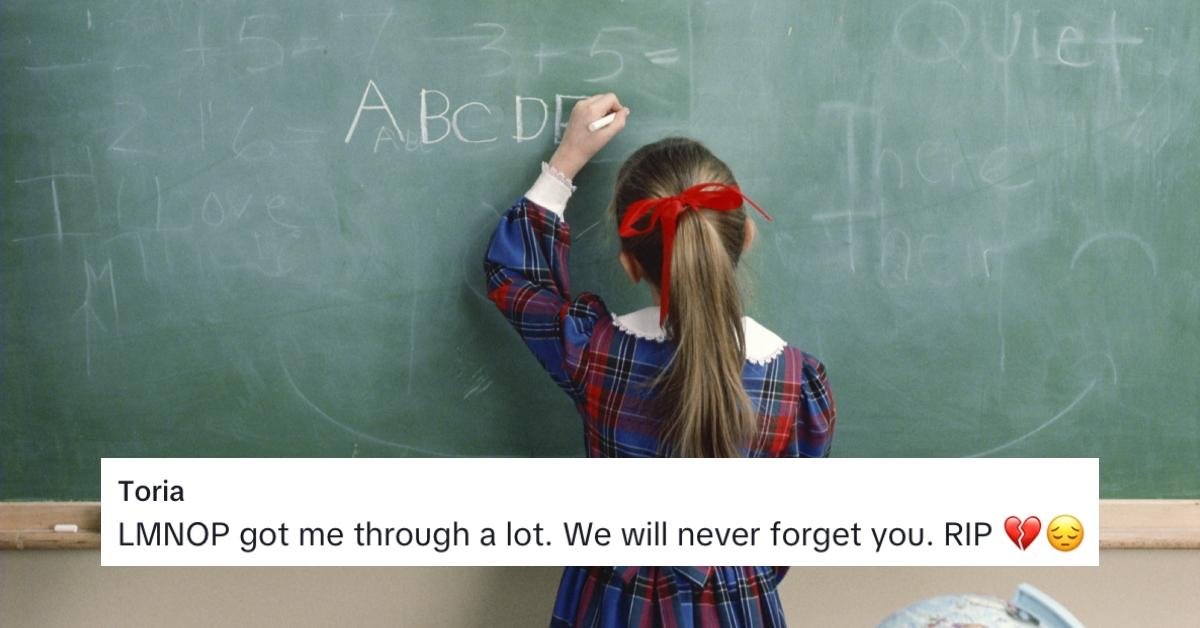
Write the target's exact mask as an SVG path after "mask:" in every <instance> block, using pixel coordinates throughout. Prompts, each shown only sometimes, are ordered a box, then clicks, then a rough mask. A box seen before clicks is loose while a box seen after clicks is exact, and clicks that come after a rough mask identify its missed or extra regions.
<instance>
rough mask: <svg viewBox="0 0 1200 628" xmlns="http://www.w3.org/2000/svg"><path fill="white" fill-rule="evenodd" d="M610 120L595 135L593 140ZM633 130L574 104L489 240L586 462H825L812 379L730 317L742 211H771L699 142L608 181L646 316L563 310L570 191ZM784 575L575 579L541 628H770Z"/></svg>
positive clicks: (736, 299) (596, 108) (747, 232)
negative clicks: (578, 418) (571, 409)
mask: <svg viewBox="0 0 1200 628" xmlns="http://www.w3.org/2000/svg"><path fill="white" fill-rule="evenodd" d="M610 113H615V114H616V115H615V119H614V120H613V122H612V123H611V124H609V125H608V126H607V127H605V128H602V129H599V130H596V131H591V130H589V129H588V125H589V124H590V123H591V122H593V121H595V120H598V119H600V118H602V117H603V116H605V115H607V114H610ZM628 116H629V110H628V109H626V108H624V107H622V106H621V104H620V102H619V101H618V99H617V97H616V96H615V95H613V94H604V95H598V96H593V97H591V98H588V99H587V100H583V101H580V102H579V103H577V104H576V105H575V108H574V110H573V111H572V112H571V119H570V121H569V122H568V125H567V129H566V131H565V133H564V135H563V140H562V143H561V144H560V145H559V147H558V149H557V150H556V151H555V153H554V155H553V157H552V158H551V159H550V162H549V163H548V164H546V163H544V164H542V173H541V176H539V177H538V178H537V181H536V182H535V183H534V185H533V187H532V188H530V190H529V191H528V192H527V193H526V194H525V196H524V197H523V198H521V199H519V200H518V201H517V203H516V204H515V205H513V206H512V208H511V209H509V210H508V212H507V213H506V214H505V215H504V217H503V218H502V219H501V220H500V225H499V226H498V227H497V228H496V232H495V234H494V235H493V236H492V241H491V244H490V245H489V247H488V252H487V257H486V260H485V271H486V273H487V282H488V294H489V296H490V298H491V300H492V301H493V302H494V303H495V304H496V306H497V307H498V308H500V311H501V312H502V313H503V314H504V315H505V317H507V318H508V320H509V322H510V323H511V324H512V326H513V327H514V328H515V329H516V330H517V333H519V334H520V335H521V337H522V339H524V341H525V343H526V344H527V345H528V346H529V348H530V349H531V350H532V351H533V354H534V355H535V356H536V357H537V359H538V360H539V361H540V362H541V364H542V366H544V367H545V368H546V370H547V371H549V372H550V376H551V377H552V378H553V379H554V381H555V382H557V383H558V385H559V386H561V387H562V388H563V389H564V390H565V391H566V392H567V394H569V395H570V396H571V397H572V398H573V399H574V400H575V403H576V406H577V408H578V410H579V413H580V414H581V415H582V416H583V424H584V436H585V441H586V445H587V453H588V455H589V456H693V457H732V456H756V457H768V456H771V457H783V456H791V457H818V456H827V455H828V454H829V447H830V444H831V442H832V439H833V430H834V421H835V416H836V411H835V407H834V402H833V396H832V394H831V393H830V390H829V384H828V382H827V381H826V379H825V369H824V367H823V366H822V365H821V363H820V362H818V361H817V360H816V359H815V358H813V357H812V356H809V355H807V354H805V353H803V352H801V351H800V350H798V349H796V348H794V347H790V346H788V345H787V344H786V343H785V342H784V341H783V340H782V339H781V338H779V336H776V335H775V334H774V333H772V332H771V331H769V330H768V329H767V328H765V327H763V326H762V325H760V324H759V323H757V322H756V321H754V320H753V319H751V318H749V317H745V316H743V314H742V300H741V296H740V292H739V289H738V285H737V278H736V274H735V268H736V266H737V263H738V260H739V259H740V257H741V255H742V253H743V252H744V251H745V250H747V249H748V248H749V247H750V244H751V243H752V242H753V240H754V236H755V233H756V229H755V226H754V222H753V221H752V220H751V219H750V218H749V217H748V216H747V214H746V211H745V209H744V208H743V202H747V203H749V204H751V205H752V206H753V207H754V208H755V209H757V210H758V211H759V212H761V213H762V214H763V215H764V216H766V213H765V212H763V211H762V209H761V208H759V207H758V206H757V205H755V204H754V203H753V201H750V199H749V198H747V197H745V196H743V195H742V193H741V191H740V189H739V188H738V187H737V182H736V181H735V180H734V177H733V173H732V172H730V170H729V168H728V167H727V166H726V165H725V164H724V163H723V162H722V161H721V160H719V159H717V158H716V157H715V156H714V155H713V154H712V153H710V152H709V151H708V150H707V149H706V148H705V147H704V146H702V145H700V144H698V143H696V142H694V141H691V140H687V139H679V138H672V139H665V140H662V141H659V142H656V143H653V144H650V145H647V146H644V147H642V148H641V149H639V150H638V151H636V152H635V153H634V154H633V155H632V156H630V157H629V159H628V160H627V161H626V162H625V164H624V165H623V166H622V167H621V169H620V171H619V173H618V174H617V182H616V188H615V192H614V195H613V204H612V207H613V210H614V213H615V217H616V226H617V229H618V233H619V234H620V236H621V252H620V255H619V261H620V263H621V265H622V266H623V267H624V269H625V272H626V273H627V274H628V275H629V278H630V279H632V280H633V281H635V282H638V281H641V280H643V279H644V280H646V282H647V283H648V284H649V287H650V292H651V296H652V297H653V299H654V302H655V304H656V305H655V306H654V307H648V308H646V309H642V310H638V311H636V312H633V313H630V314H624V315H621V316H617V315H614V314H612V313H610V312H609V310H608V309H607V308H606V307H605V305H604V302H603V301H602V300H601V299H600V298H599V297H597V296H595V295H593V294H590V293H586V292H585V293H581V294H579V295H577V296H572V294H571V292H570V282H569V279H568V275H567V250H568V248H569V246H570V228H569V227H568V225H567V221H566V219H565V217H564V212H565V209H566V203H567V199H568V198H569V197H570V195H571V192H572V191H573V190H574V189H575V188H574V187H573V186H572V183H571V180H572V179H573V178H574V177H575V175H576V174H577V173H578V172H579V171H580V169H582V168H583V166H584V164H586V163H587V162H588V160H589V159H591V157H592V156H593V155H595V154H596V153H597V152H598V151H599V150H600V149H601V148H602V147H603V146H604V145H605V144H607V143H608V141H609V140H611V139H612V138H613V137H614V136H615V135H616V134H617V133H619V132H620V131H621V129H622V128H624V126H625V122H626V119H627V117H628ZM768 219H769V218H768ZM647 490H654V489H653V488H649V489H647ZM789 498H790V497H789ZM718 505H719V499H714V506H718ZM785 571H786V568H784V567H570V568H567V569H566V571H565V572H564V574H563V578H562V583H561V585H560V587H559V592H558V598H557V600H556V602H555V606H554V615H553V620H552V622H551V625H553V626H627V625H632V626H717V625H720V626H782V625H783V624H784V620H783V613H782V609H781V608H780V604H779V597H778V594H777V593H776V586H777V585H778V583H779V581H780V579H782V577H783V574H784V572H785Z"/></svg>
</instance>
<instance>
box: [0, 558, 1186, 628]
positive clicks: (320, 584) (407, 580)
mask: <svg viewBox="0 0 1200 628" xmlns="http://www.w3.org/2000/svg"><path fill="white" fill-rule="evenodd" d="M1100 560H1101V567H1099V568H1061V569H1052V568H1040V569H1015V568H1005V569H998V568H997V569H982V568H953V569H951V568H945V569H931V568H924V569H916V568H894V569H865V568H825V569H794V570H792V572H791V573H790V574H789V575H788V578H787V579H786V580H785V582H784V586H783V591H782V595H783V599H784V602H785V605H786V606H787V610H788V618H789V621H790V622H791V624H792V625H797V626H809V625H812V626H872V625H874V624H875V623H876V622H878V621H879V620H880V619H882V618H883V617H885V616H886V615H887V613H888V612H890V611H891V610H894V609H896V608H899V607H903V606H905V605H907V604H909V603H911V602H914V601H917V600H920V599H924V598H927V597H932V596H934V595H938V594H943V593H949V592H975V593H985V594H991V595H997V596H1001V597H1005V598H1007V597H1008V596H1009V594H1011V593H1012V591H1013V589H1014V588H1015V587H1016V585H1017V584H1018V583H1019V582H1022V581H1026V582H1030V583H1032V584H1034V585H1035V586H1037V587H1039V588H1041V589H1042V590H1044V591H1046V592H1047V593H1049V594H1051V595H1052V596H1054V597H1055V598H1056V599H1058V600H1059V601H1060V602H1062V603H1063V604H1065V605H1066V606H1067V607H1068V608H1070V609H1071V610H1072V611H1073V612H1074V613H1075V614H1076V615H1078V616H1079V618H1080V619H1081V620H1082V621H1083V622H1084V623H1085V624H1086V625H1088V626H1178V625H1185V624H1187V623H1188V622H1190V621H1195V619H1196V618H1197V617H1200V596H1198V595H1197V591H1200V551H1170V550H1113V551H1104V552H1101V559H1100ZM99 563H100V554H99V552H96V551H62V552H55V551H8V552H0V626H5V627H7V626H20V627H25V626H39V627H40V626H49V627H53V626H81V625H87V626H164V625H170V626H231V625H246V626H329V625H339V626H347V627H348V626H385V625H386V626H454V627H459V626H463V627H467V626H544V625H546V623H547V621H548V617H549V609H550V606H551V604H552V603H553V595H554V591H555V588H556V587H557V584H558V570H557V569H554V568H440V569H421V568H411V569H399V568H396V569H381V568H311V569H309V568H278V569H270V568H241V569H234V568H207V569H199V568H197V569H188V568H161V569H156V568H115V567H114V568H101V567H100V566H99Z"/></svg>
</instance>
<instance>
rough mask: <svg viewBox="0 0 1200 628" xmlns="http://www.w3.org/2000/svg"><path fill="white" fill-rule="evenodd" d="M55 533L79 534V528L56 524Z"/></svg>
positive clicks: (71, 524) (73, 525)
mask: <svg viewBox="0 0 1200 628" xmlns="http://www.w3.org/2000/svg"><path fill="white" fill-rule="evenodd" d="M54 531H55V532H78V531H79V526H77V525H75V524H73V523H56V524H54Z"/></svg>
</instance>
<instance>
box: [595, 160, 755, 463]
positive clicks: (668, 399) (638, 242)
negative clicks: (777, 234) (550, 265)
mask: <svg viewBox="0 0 1200 628" xmlns="http://www.w3.org/2000/svg"><path fill="white" fill-rule="evenodd" d="M699 183H724V184H726V185H737V181H736V180H735V179H734V177H733V172H732V171H730V169H729V166H726V165H725V163H724V162H723V161H721V160H720V159H718V158H717V157H716V156H715V155H713V154H712V152H710V151H709V150H708V149H707V148H705V147H704V146H703V145H702V144H700V143H699V142H696V141H694V140H690V139H686V138H667V139H664V140H660V141H658V142H655V143H653V144H648V145H646V146H643V147H642V148H640V149H638V150H637V152H635V153H634V154H633V155H631V156H630V157H629V159H627V160H626V161H625V163H624V165H622V166H621V169H620V171H619V172H618V174H617V183H616V189H615V191H614V194H613V211H614V214H615V215H616V219H617V224H618V225H619V224H621V219H622V217H623V216H624V213H625V211H626V209H627V208H628V207H629V205H630V204H632V203H633V202H635V201H638V200H641V199H646V198H665V197H668V196H674V195H677V194H679V193H680V192H682V191H683V190H685V189H687V188H689V187H691V186H693V185H696V184H699ZM660 224H661V223H660ZM745 238H746V212H745V210H744V209H741V208H739V209H737V210H735V211H728V212H715V211H711V210H698V211H687V212H684V213H683V214H682V215H680V216H679V222H678V225H677V228H676V233H675V243H674V250H673V252H672V254H671V258H672V259H671V285H670V294H671V298H670V299H669V304H668V305H669V310H668V312H667V319H666V331H667V334H668V337H669V338H670V339H672V340H673V341H674V342H675V343H676V345H677V348H676V351H675V354H674V356H673V357H672V359H671V362H670V364H668V366H667V369H666V370H665V371H664V372H663V374H662V375H661V376H660V377H659V379H658V380H657V381H656V383H655V384H656V388H657V389H658V397H657V398H656V406H657V408H658V409H659V413H660V414H661V415H662V416H663V419H664V421H665V423H664V436H665V438H664V440H665V441H666V442H668V443H670V445H671V447H672V448H673V451H672V452H671V453H672V454H673V455H676V456H682V457H716V458H731V457H737V456H740V455H741V449H742V447H744V446H747V445H748V444H749V441H750V438H751V437H752V436H753V434H754V432H755V431H756V418H755V415H754V412H753V409H752V408H751V405H750V397H749V395H747V394H746V389H745V386H744V385H743V383H742V369H743V367H744V364H745V355H746V337H745V330H744V328H743V325H742V298H741V293H740V292H739V290H738V284H737V275H736V273H735V269H736V267H737V263H738V259H739V258H740V257H741V254H742V249H743V246H744V243H745ZM621 248H622V250H623V251H625V252H626V253H628V254H629V255H631V256H632V257H633V258H634V259H635V260H637V262H638V264H640V265H641V267H642V269H643V270H644V271H645V273H646V278H647V280H649V281H651V282H652V283H654V284H655V285H656V286H658V284H659V281H660V278H661V277H662V266H663V251H662V231H661V229H655V230H654V231H652V232H650V233H647V234H645V235H639V236H632V237H627V238H622V239H621ZM658 287H659V288H660V289H661V286H658Z"/></svg>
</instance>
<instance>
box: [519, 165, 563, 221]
mask: <svg viewBox="0 0 1200 628" xmlns="http://www.w3.org/2000/svg"><path fill="white" fill-rule="evenodd" d="M574 191H575V186H574V185H572V184H571V180H570V179H568V178H567V177H566V175H564V174H563V173H561V172H559V171H558V170H556V169H554V168H552V167H551V166H550V164H548V163H546V162H544V161H543V162H542V173H541V174H540V175H538V178H537V181H534V182H533V187H531V188H529V191H528V192H526V193H525V198H527V199H529V200H531V201H533V202H534V203H536V204H537V205H540V206H542V207H545V208H546V209H548V210H550V211H552V212H554V213H555V214H558V217H559V218H562V217H563V213H564V212H565V211H566V209H567V200H568V199H570V198H571V193H572V192H574Z"/></svg>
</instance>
